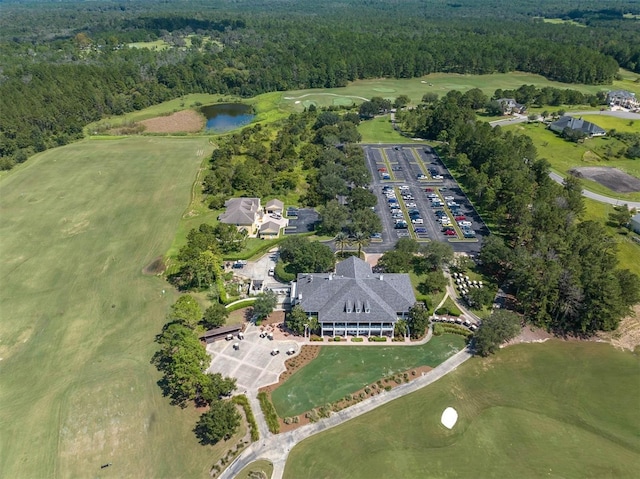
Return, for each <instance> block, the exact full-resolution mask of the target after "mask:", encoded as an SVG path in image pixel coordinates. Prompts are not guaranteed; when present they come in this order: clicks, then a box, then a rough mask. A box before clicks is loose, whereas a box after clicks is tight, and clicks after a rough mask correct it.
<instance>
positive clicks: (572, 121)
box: [549, 116, 606, 135]
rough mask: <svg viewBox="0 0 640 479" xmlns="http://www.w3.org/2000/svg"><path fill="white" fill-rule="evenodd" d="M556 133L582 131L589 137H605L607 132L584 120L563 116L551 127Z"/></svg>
mask: <svg viewBox="0 0 640 479" xmlns="http://www.w3.org/2000/svg"><path fill="white" fill-rule="evenodd" d="M549 127H550V128H551V129H552V130H554V131H559V132H561V131H563V130H564V129H565V128H567V127H568V128H570V129H572V130H580V131H582V132H583V133H586V134H587V135H603V134H604V133H606V131H605V130H604V129H602V128H600V127H599V126H598V125H596V124H594V123H591V122H590V121H585V120H583V119H582V118H574V117H572V116H563V117H562V118H560V119H559V120H557V121H554V122H553V123H551V125H549Z"/></svg>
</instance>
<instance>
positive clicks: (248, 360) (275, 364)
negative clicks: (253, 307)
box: [207, 325, 300, 392]
mask: <svg viewBox="0 0 640 479" xmlns="http://www.w3.org/2000/svg"><path fill="white" fill-rule="evenodd" d="M236 343H237V344H238V345H239V349H237V350H236V349H234V348H233V345H234V344H236ZM275 348H277V349H279V350H280V354H277V355H275V356H272V355H271V351H273V349H275ZM289 348H294V349H295V351H296V354H297V353H299V352H300V346H299V345H298V343H296V342H295V341H290V340H289V341H287V340H284V341H279V340H269V339H267V338H261V337H260V328H258V327H256V326H253V325H250V326H249V328H248V329H247V331H245V339H243V340H238V339H237V338H234V339H233V340H232V341H225V340H222V341H216V342H214V343H211V344H208V345H207V352H208V353H209V354H210V355H211V365H210V366H209V367H208V368H207V372H210V373H220V374H222V375H223V376H231V377H234V378H236V379H237V380H238V391H240V392H242V391H247V390H257V389H258V388H261V387H262V386H266V385H268V384H273V383H276V382H278V376H280V374H281V373H282V372H284V371H285V369H286V368H285V366H284V362H285V360H286V359H287V358H288V357H290V356H287V354H286V352H287V349H289Z"/></svg>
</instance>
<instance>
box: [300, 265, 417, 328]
mask: <svg viewBox="0 0 640 479" xmlns="http://www.w3.org/2000/svg"><path fill="white" fill-rule="evenodd" d="M415 302H416V297H415V295H414V293H413V287H412V285H411V280H410V279H409V275H408V274H390V273H384V274H381V273H373V271H372V270H371V266H370V265H369V264H368V263H366V262H365V261H363V260H361V259H359V258H356V257H355V256H352V257H349V258H347V259H345V260H343V261H341V262H340V263H338V264H337V265H336V270H335V273H300V274H298V278H297V280H296V281H295V282H294V283H293V284H292V287H291V305H292V306H296V305H298V306H300V307H301V308H302V310H303V311H304V312H305V313H307V315H308V316H309V317H317V318H318V323H320V333H321V335H322V336H323V337H324V336H325V335H328V336H347V335H348V336H372V335H374V336H383V335H384V336H392V335H393V329H394V326H395V324H396V321H398V319H402V318H407V317H408V315H409V309H410V308H411V307H412V306H413V305H414V304H415Z"/></svg>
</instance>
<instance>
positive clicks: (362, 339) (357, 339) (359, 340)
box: [351, 337, 364, 343]
mask: <svg viewBox="0 0 640 479" xmlns="http://www.w3.org/2000/svg"><path fill="white" fill-rule="evenodd" d="M362 341H364V338H360V337H358V338H351V342H353V343H361V342H362Z"/></svg>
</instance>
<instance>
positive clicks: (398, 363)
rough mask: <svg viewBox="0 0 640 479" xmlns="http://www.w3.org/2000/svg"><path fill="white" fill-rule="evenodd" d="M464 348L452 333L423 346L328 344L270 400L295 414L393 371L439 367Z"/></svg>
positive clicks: (280, 410) (286, 412) (279, 408)
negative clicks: (420, 367) (423, 366)
mask: <svg viewBox="0 0 640 479" xmlns="http://www.w3.org/2000/svg"><path fill="white" fill-rule="evenodd" d="M463 347H464V338H463V337H461V336H454V335H449V334H447V335H442V336H436V337H434V338H433V339H431V341H429V342H428V343H426V344H423V345H420V346H381V347H377V346H325V347H323V348H322V349H321V350H320V355H319V356H318V357H317V358H316V359H314V360H313V361H311V362H310V363H309V364H308V365H306V366H305V367H304V368H302V369H300V370H299V371H298V372H296V373H295V374H294V375H292V376H291V377H290V378H289V379H288V380H287V381H285V382H284V383H283V384H282V385H281V386H280V387H278V388H277V389H276V390H275V391H273V393H272V394H271V399H272V401H273V404H274V406H275V407H276V410H277V411H278V415H279V416H280V417H287V416H294V415H297V414H300V413H303V412H305V411H308V410H310V409H312V408H314V407H316V406H320V405H323V404H326V403H330V402H333V401H336V400H338V399H340V398H342V397H344V396H345V395H347V394H349V393H353V392H355V391H357V390H358V389H361V388H363V387H364V386H366V385H367V384H371V383H373V382H375V381H377V380H378V379H381V378H383V377H386V376H390V375H392V374H394V373H398V372H402V371H406V370H408V369H410V368H413V367H417V366H422V365H427V366H437V365H438V364H440V363H441V362H442V361H444V360H445V359H447V358H448V357H449V356H451V355H452V354H454V353H456V352H458V351H460V350H461V349H462V348H463Z"/></svg>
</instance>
